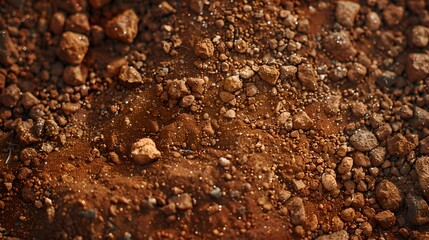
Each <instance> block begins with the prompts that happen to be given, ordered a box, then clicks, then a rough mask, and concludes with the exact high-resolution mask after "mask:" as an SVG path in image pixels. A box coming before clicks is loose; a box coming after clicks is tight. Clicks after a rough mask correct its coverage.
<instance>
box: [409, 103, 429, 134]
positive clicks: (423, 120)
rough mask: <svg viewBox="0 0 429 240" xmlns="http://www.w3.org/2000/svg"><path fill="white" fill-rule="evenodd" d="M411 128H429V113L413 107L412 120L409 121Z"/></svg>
mask: <svg viewBox="0 0 429 240" xmlns="http://www.w3.org/2000/svg"><path fill="white" fill-rule="evenodd" d="M410 124H411V127H413V128H415V129H423V128H427V127H429V112H428V111H426V110H425V109H423V108H420V107H415V108H414V114H413V118H411V121H410Z"/></svg>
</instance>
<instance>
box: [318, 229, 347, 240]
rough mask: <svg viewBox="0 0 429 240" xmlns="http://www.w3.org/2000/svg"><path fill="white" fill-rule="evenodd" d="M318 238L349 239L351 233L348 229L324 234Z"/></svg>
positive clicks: (331, 239)
mask: <svg viewBox="0 0 429 240" xmlns="http://www.w3.org/2000/svg"><path fill="white" fill-rule="evenodd" d="M316 240H349V233H348V232H347V231H346V230H340V231H338V232H334V233H331V234H325V235H322V236H320V237H318V238H316Z"/></svg>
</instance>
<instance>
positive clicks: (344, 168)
mask: <svg viewBox="0 0 429 240" xmlns="http://www.w3.org/2000/svg"><path fill="white" fill-rule="evenodd" d="M352 168H353V158H351V157H344V158H343V160H341V163H340V164H339V165H338V168H337V172H338V174H341V175H343V174H347V173H349V172H350V171H351V170H352Z"/></svg>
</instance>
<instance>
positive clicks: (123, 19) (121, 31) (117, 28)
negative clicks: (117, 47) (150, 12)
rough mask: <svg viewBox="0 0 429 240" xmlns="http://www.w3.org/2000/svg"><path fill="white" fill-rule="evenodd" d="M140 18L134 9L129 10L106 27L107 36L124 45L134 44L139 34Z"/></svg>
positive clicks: (110, 21) (111, 20) (109, 22)
mask: <svg viewBox="0 0 429 240" xmlns="http://www.w3.org/2000/svg"><path fill="white" fill-rule="evenodd" d="M138 23H139V17H138V16H137V14H136V13H135V12H134V10H132V9H128V10H125V11H123V12H122V13H120V14H119V15H117V16H116V17H114V18H112V19H110V20H109V21H108V22H107V24H106V26H105V27H104V32H105V33H106V35H107V36H108V37H109V38H111V39H114V40H119V41H122V42H124V43H133V42H134V38H136V36H137V32H138Z"/></svg>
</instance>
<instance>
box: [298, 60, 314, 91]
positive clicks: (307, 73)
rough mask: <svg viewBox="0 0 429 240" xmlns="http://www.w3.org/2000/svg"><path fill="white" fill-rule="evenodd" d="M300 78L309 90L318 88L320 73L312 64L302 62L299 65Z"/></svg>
mask: <svg viewBox="0 0 429 240" xmlns="http://www.w3.org/2000/svg"><path fill="white" fill-rule="evenodd" d="M298 79H299V81H300V82H301V84H302V86H304V87H305V88H306V89H307V90H310V91H314V90H316V89H317V81H318V80H319V75H318V74H317V72H316V70H315V69H314V67H313V65H311V64H301V65H299V66H298Z"/></svg>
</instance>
